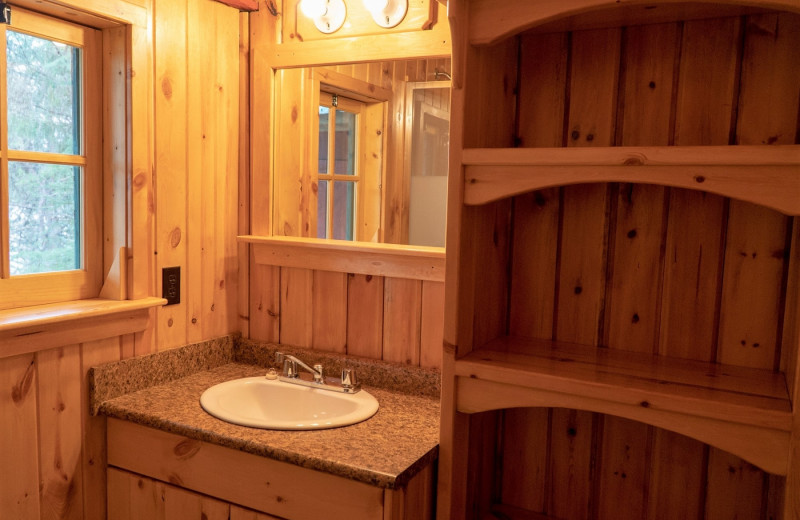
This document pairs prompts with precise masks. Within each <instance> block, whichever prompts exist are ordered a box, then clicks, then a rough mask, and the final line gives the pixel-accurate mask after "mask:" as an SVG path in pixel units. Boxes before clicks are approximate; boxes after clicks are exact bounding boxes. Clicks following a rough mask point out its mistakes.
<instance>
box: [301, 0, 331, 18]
mask: <svg viewBox="0 0 800 520" xmlns="http://www.w3.org/2000/svg"><path fill="white" fill-rule="evenodd" d="M327 4H328V2H327V0H300V10H301V11H303V14H304V15H306V16H308V17H309V18H311V19H312V20H313V19H314V18H319V17H320V16H322V15H324V14H325V11H327V9H328V6H327Z"/></svg>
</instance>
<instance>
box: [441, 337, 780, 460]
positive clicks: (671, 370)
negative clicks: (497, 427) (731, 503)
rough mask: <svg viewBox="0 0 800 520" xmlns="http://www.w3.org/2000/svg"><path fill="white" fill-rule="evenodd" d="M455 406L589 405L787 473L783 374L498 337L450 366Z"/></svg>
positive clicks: (475, 409) (461, 409)
mask: <svg viewBox="0 0 800 520" xmlns="http://www.w3.org/2000/svg"><path fill="white" fill-rule="evenodd" d="M455 374H456V377H457V378H458V379H457V383H456V385H457V392H456V395H457V400H456V409H457V410H458V411H459V412H464V413H476V412H482V411H486V410H495V409H499V408H516V407H523V406H544V407H561V408H574V409H579V410H590V411H595V412H602V413H607V414H612V415H616V416H620V417H626V418H628V419H633V420H636V421H640V422H643V423H647V424H651V425H653V426H658V427H662V428H668V429H671V430H673V431H677V432H678V433H682V434H685V435H688V436H691V437H694V438H696V439H698V440H701V441H703V442H706V443H708V444H711V445H715V446H718V447H720V448H722V449H725V450H726V451H729V452H731V453H734V454H736V455H738V456H740V457H742V458H744V459H745V460H749V461H750V462H752V463H753V464H756V465H757V466H759V467H762V468H764V469H766V470H767V471H769V472H770V473H774V474H777V475H785V474H786V469H787V468H786V465H787V456H786V454H787V453H788V450H789V438H790V432H791V429H792V405H791V401H790V400H789V395H788V393H787V390H786V379H785V378H784V376H783V374H781V373H776V372H774V371H772V370H758V369H752V368H745V367H736V366H726V365H719V364H712V363H702V362H697V361H691V360H683V359H673V358H666V357H663V356H652V355H648V354H640V353H635V352H634V353H632V352H623V351H617V350H611V349H603V348H601V349H598V348H595V347H587V346H583V345H575V344H568V343H560V342H555V341H544V340H527V339H523V338H514V337H503V338H500V339H497V340H494V341H492V342H490V343H489V344H487V345H485V346H484V347H482V348H480V349H478V350H475V351H473V352H471V353H470V354H468V355H466V356H464V357H463V358H460V359H459V360H458V361H457V362H456V364H455Z"/></svg>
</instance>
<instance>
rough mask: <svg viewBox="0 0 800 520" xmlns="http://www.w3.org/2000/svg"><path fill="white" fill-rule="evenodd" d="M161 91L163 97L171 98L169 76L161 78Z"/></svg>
mask: <svg viewBox="0 0 800 520" xmlns="http://www.w3.org/2000/svg"><path fill="white" fill-rule="evenodd" d="M161 92H162V93H163V94H164V97H165V98H167V99H172V82H171V81H170V80H169V78H163V79H162V80H161Z"/></svg>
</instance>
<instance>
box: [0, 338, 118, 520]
mask: <svg viewBox="0 0 800 520" xmlns="http://www.w3.org/2000/svg"><path fill="white" fill-rule="evenodd" d="M132 343H133V336H132V335H129V336H121V337H114V338H108V339H105V340H98V341H92V342H87V343H81V344H74V345H69V344H66V345H64V346H63V347H59V348H54V349H49V350H44V351H40V352H36V353H33V354H24V355H21V356H14V357H6V358H2V359H0V423H2V425H3V427H2V428H0V466H2V468H3V471H2V472H0V512H2V516H3V518H6V517H7V518H20V519H26V520H27V519H38V518H58V519H75V520H79V519H87V520H89V519H92V520H93V519H97V520H100V519H104V518H105V516H106V508H105V501H104V500H103V497H105V482H106V475H105V472H106V470H105V419H104V418H102V417H91V416H90V415H89V407H88V402H89V395H88V392H89V390H88V379H87V373H88V371H89V368H90V367H92V366H95V365H99V364H102V363H108V362H111V361H118V360H119V359H121V358H122V357H123V352H124V351H125V350H131V349H129V345H130V344H132Z"/></svg>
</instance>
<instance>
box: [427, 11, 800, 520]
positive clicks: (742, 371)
mask: <svg viewBox="0 0 800 520" xmlns="http://www.w3.org/2000/svg"><path fill="white" fill-rule="evenodd" d="M798 11H800V5H798V4H797V2H794V1H788V0H787V1H778V2H769V3H767V2H761V1H759V0H754V1H752V2H750V4H749V5H743V4H741V3H738V5H733V4H723V3H718V4H711V3H692V2H684V3H675V2H668V1H658V0H656V1H652V2H648V3H643V2H635V1H634V2H607V1H604V0H565V1H563V2H529V1H525V0H505V1H503V2H495V1H492V0H471V1H470V0H450V1H449V4H448V13H449V16H450V19H451V20H450V21H451V28H452V34H453V46H454V49H453V94H452V100H453V111H452V114H453V115H452V119H451V155H450V178H449V183H450V184H449V193H448V230H447V233H448V234H447V271H446V296H445V338H444V339H445V349H444V368H443V382H442V386H443V390H442V425H441V443H440V459H439V468H440V471H439V487H438V508H437V511H438V516H439V518H440V519H446V518H451V519H454V520H455V519H464V518H484V517H488V518H492V517H502V518H506V517H508V518H564V519H572V518H577V519H580V518H597V519H601V520H602V519H606V518H614V519H625V518H630V519H641V518H703V517H706V518H732V517H737V518H784V519H786V520H789V519H795V518H800V491H798V490H800V414H799V413H798V411H797V409H798V406H797V403H798V402H800V401H798V399H799V398H800V390H799V389H800V372H799V371H798V370H799V368H798V358H800V356H798V344H800V333H799V332H798V331H799V330H800V305H799V304H798V301H799V300H800V221H798V219H797V215H798V214H800V146H798V144H797V143H798V142H799V141H798V138H799V137H800V136H798V126H797V121H798V113H799V107H798V100H799V99H800V54H798V53H797V49H798V48H800V14H798Z"/></svg>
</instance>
